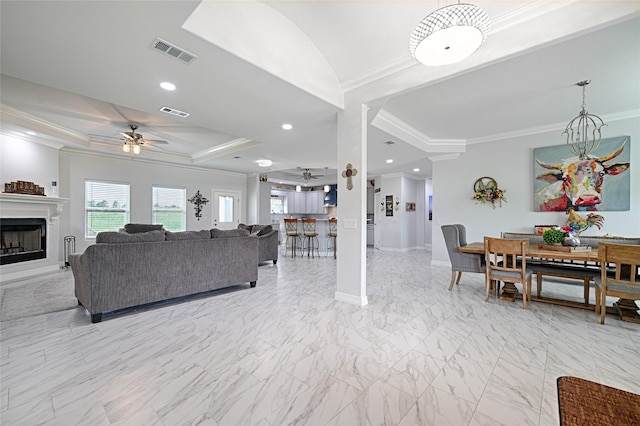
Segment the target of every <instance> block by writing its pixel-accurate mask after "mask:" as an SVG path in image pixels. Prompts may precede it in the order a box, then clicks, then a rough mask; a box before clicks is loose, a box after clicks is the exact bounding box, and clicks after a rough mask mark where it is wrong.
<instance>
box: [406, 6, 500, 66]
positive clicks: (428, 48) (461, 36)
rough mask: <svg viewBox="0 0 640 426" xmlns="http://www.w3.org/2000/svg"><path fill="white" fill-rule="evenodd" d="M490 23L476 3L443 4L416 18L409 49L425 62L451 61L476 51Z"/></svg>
mask: <svg viewBox="0 0 640 426" xmlns="http://www.w3.org/2000/svg"><path fill="white" fill-rule="evenodd" d="M490 25H491V21H490V19H489V15H487V13H486V12H485V11H484V10H482V9H481V8H479V7H478V6H475V5H472V4H467V3H456V4H452V5H449V6H445V7H442V8H440V9H437V10H436V11H435V12H433V13H431V14H429V15H427V16H426V17H425V18H424V19H423V20H422V21H420V23H419V24H418V26H417V27H416V29H415V30H413V33H412V34H411V38H410V39H409V51H410V52H411V54H412V55H413V57H414V58H416V59H417V60H418V61H419V62H421V63H423V64H425V65H430V66H438V65H447V64H453V63H455V62H459V61H461V60H463V59H465V58H467V57H469V56H471V54H472V53H473V52H475V51H476V50H478V48H479V47H480V46H481V45H482V43H483V42H484V40H485V39H486V38H487V33H488V32H489V27H490Z"/></svg>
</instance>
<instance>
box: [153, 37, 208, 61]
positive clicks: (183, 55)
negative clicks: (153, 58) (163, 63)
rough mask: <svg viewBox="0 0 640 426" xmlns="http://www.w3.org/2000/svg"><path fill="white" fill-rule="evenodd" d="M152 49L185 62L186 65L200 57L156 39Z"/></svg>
mask: <svg viewBox="0 0 640 426" xmlns="http://www.w3.org/2000/svg"><path fill="white" fill-rule="evenodd" d="M152 47H153V48H154V49H155V50H157V51H158V52H161V53H165V54H167V55H169V56H173V57H174V58H176V59H179V60H180V61H182V62H184V63H185V64H190V63H191V62H193V61H194V60H195V59H197V58H198V57H197V56H196V55H194V54H193V53H189V52H187V51H186V50H184V49H181V48H179V47H178V46H176V45H174V44H171V43H169V42H166V41H164V40H162V39H159V38H157V39H155V40H154V41H153V44H152Z"/></svg>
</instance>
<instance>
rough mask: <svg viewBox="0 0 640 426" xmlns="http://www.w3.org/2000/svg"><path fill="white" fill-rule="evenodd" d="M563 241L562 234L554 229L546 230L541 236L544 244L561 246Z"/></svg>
mask: <svg viewBox="0 0 640 426" xmlns="http://www.w3.org/2000/svg"><path fill="white" fill-rule="evenodd" d="M563 239H564V232H562V231H561V230H559V229H555V228H552V229H547V230H546V231H544V233H543V234H542V241H544V243H545V244H550V245H560V244H562V240H563Z"/></svg>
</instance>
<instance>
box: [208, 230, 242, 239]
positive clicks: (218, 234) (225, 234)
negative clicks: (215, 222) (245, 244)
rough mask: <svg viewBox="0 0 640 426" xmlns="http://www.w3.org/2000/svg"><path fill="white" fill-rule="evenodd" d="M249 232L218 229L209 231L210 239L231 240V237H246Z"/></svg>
mask: <svg viewBox="0 0 640 426" xmlns="http://www.w3.org/2000/svg"><path fill="white" fill-rule="evenodd" d="M248 236H249V231H247V230H246V229H218V228H213V229H212V230H211V238H233V237H248Z"/></svg>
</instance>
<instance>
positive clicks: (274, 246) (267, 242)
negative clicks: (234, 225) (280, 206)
mask: <svg viewBox="0 0 640 426" xmlns="http://www.w3.org/2000/svg"><path fill="white" fill-rule="evenodd" d="M278 241H279V235H278V231H277V230H275V229H274V230H271V231H269V232H267V233H266V234H264V235H260V236H259V237H258V262H265V261H267V260H272V261H273V263H274V264H275V263H277V262H278V252H279V250H278Z"/></svg>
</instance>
